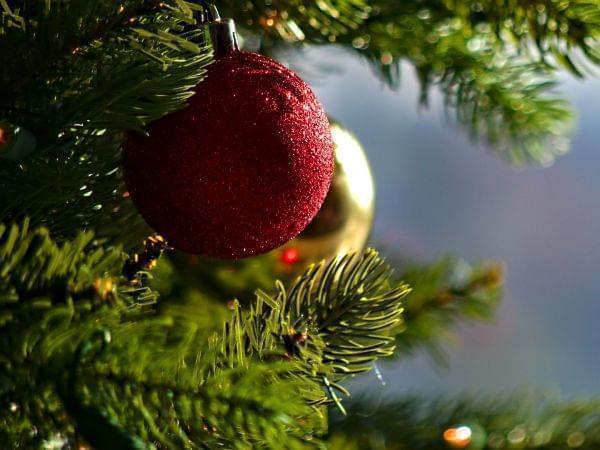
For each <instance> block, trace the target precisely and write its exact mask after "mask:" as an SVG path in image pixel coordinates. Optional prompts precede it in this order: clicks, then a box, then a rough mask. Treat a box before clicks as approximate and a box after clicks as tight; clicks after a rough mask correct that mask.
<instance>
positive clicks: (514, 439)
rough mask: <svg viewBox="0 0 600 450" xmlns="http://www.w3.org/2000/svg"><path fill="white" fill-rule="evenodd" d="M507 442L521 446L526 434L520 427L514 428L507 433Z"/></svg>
mask: <svg viewBox="0 0 600 450" xmlns="http://www.w3.org/2000/svg"><path fill="white" fill-rule="evenodd" d="M507 437H508V442H510V443H511V444H513V445H517V444H521V443H522V442H524V441H525V438H526V437H527V433H525V430H524V429H523V428H522V427H515V428H513V429H512V430H511V431H510V432H509V433H508V436H507Z"/></svg>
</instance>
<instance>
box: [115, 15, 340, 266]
mask: <svg viewBox="0 0 600 450" xmlns="http://www.w3.org/2000/svg"><path fill="white" fill-rule="evenodd" d="M228 23H229V26H228V27H227V28H226V29H227V33H228V35H229V36H235V33H231V29H230V26H231V24H230V22H228ZM212 39H213V42H220V41H219V39H218V38H216V37H214V36H213V37H212ZM221 47H224V48H227V46H223V45H222V46H221ZM333 165H334V157H333V141H332V137H331V132H330V129H329V122H328V119H327V116H326V114H325V111H324V110H323V107H322V106H321V104H320V103H319V101H318V100H317V98H316V97H315V95H314V93H313V92H312V90H311V89H310V87H309V86H308V85H307V84H306V83H305V82H304V81H303V80H301V79H300V78H299V77H298V76H297V75H296V74H294V73H293V72H292V71H291V70H289V69H287V68H285V67H284V66H282V65H281V64H279V63H278V62H276V61H274V60H272V59H269V58H266V57H264V56H261V55H258V54H255V53H245V52H241V51H239V50H236V49H235V45H234V48H233V49H232V50H229V51H228V52H225V53H224V54H223V55H220V56H218V57H217V59H216V60H215V62H214V63H213V64H212V65H211V66H210V67H209V70H208V73H207V77H206V79H205V80H204V81H203V82H202V83H200V84H199V85H198V88H197V92H196V94H195V95H194V96H193V97H192V98H191V99H190V102H189V106H188V107H187V108H185V109H183V110H181V111H178V112H176V113H174V114H171V115H169V116H166V117H164V118H162V119H160V120H158V121H156V122H154V123H152V124H151V125H150V126H149V127H148V134H147V136H144V135H141V134H137V133H129V134H128V135H127V137H126V140H125V144H124V147H123V169H124V178H125V183H126V185H127V188H128V190H129V193H130V195H131V198H132V200H133V202H134V203H135V205H136V206H137V208H138V209H139V211H140V213H141V215H142V216H143V217H144V219H145V220H146V221H147V223H148V224H149V225H150V226H151V227H152V228H154V230H156V231H157V232H158V233H160V234H161V235H162V236H164V238H165V239H166V240H167V242H168V243H169V244H170V245H171V246H173V247H174V248H176V249H178V250H182V251H184V252H187V253H191V254H198V255H206V256H213V257H218V258H225V259H237V258H244V257H248V256H252V255H257V254H260V253H265V252H267V251H269V250H272V249H274V248H277V247H279V246H280V245H282V244H283V243H285V242H287V241H289V240H290V239H292V238H294V237H295V236H297V235H298V234H299V233H300V232H301V231H302V230H304V228H305V227H306V226H307V225H308V224H309V223H310V222H311V220H312V219H313V218H314V216H315V215H316V214H317V212H318V211H319V209H320V208H321V205H322V204H323V201H324V199H325V196H326V195H327V191H328V190H329V186H330V183H331V179H332V174H333Z"/></svg>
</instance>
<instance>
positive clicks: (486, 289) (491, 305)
mask: <svg viewBox="0 0 600 450" xmlns="http://www.w3.org/2000/svg"><path fill="white" fill-rule="evenodd" d="M399 278H400V279H402V280H403V282H406V283H408V284H409V286H412V287H413V290H412V292H411V293H410V294H409V295H408V296H407V298H406V300H405V301H404V314H403V315H402V322H401V324H400V326H399V327H397V328H396V329H395V332H396V333H397V334H396V345H397V349H396V354H397V355H398V356H399V357H405V356H407V355H410V354H412V353H414V352H416V351H419V350H421V349H425V350H427V352H428V353H429V354H430V355H431V356H432V357H433V359H434V360H435V361H436V362H438V363H444V362H445V355H444V351H443V348H442V345H443V344H445V343H447V341H448V338H449V337H450V335H451V333H452V329H453V328H455V327H456V326H457V324H458V323H459V322H464V321H488V320H490V319H491V318H492V317H493V315H494V313H495V311H496V308H497V306H498V302H499V300H500V298H501V294H502V283H503V269H502V266H500V265H499V264H498V263H484V264H480V265H475V266H471V265H469V264H467V263H466V262H465V261H463V260H460V259H457V258H453V257H445V258H440V259H439V260H437V261H435V262H433V263H431V264H419V265H411V266H409V267H407V268H405V269H404V270H402V271H401V272H400V277H399Z"/></svg>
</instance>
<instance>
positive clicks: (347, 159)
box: [273, 121, 375, 274]
mask: <svg viewBox="0 0 600 450" xmlns="http://www.w3.org/2000/svg"><path fill="white" fill-rule="evenodd" d="M331 123H332V125H331V133H332V135H333V141H334V144H335V171H334V174H333V181H332V183H331V188H330V190H329V194H327V198H326V199H325V202H324V203H323V206H322V207H321V210H320V211H319V213H318V214H317V216H316V217H315V218H314V220H313V221H312V222H311V223H310V225H309V226H308V227H307V228H306V229H305V230H304V231H303V232H302V233H301V234H300V235H299V236H298V237H296V238H295V239H293V240H291V241H290V242H288V243H287V244H285V245H284V246H282V247H280V248H278V249H277V250H274V251H273V253H274V254H275V256H276V258H277V259H278V261H279V262H278V268H279V269H280V270H279V272H283V273H288V274H296V273H298V272H299V271H301V270H303V269H304V268H305V267H307V266H308V265H310V264H312V263H316V262H318V261H321V260H323V259H326V260H329V259H332V258H335V257H336V256H338V255H344V254H346V253H348V252H350V251H361V250H363V249H364V248H365V246H366V245H367V241H368V239H369V236H370V234H371V228H372V225H373V215H374V213H375V186H374V181H373V176H372V174H371V169H370V168H369V162H368V161H367V157H366V154H365V151H364V149H363V147H362V145H361V143H360V142H359V141H358V139H357V137H356V136H355V135H354V134H353V133H352V132H350V131H349V130H348V129H346V128H344V127H343V126H342V125H340V124H339V123H337V122H335V121H332V122H331Z"/></svg>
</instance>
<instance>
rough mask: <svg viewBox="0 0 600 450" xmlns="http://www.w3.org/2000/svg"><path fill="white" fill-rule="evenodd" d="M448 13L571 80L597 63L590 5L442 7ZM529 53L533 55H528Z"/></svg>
mask: <svg viewBox="0 0 600 450" xmlns="http://www.w3.org/2000/svg"><path fill="white" fill-rule="evenodd" d="M445 4H446V6H447V7H448V9H449V11H451V12H452V13H454V14H456V16H457V17H460V18H462V19H463V20H466V21H468V22H469V23H470V24H471V26H472V27H473V28H477V27H479V26H482V25H483V26H489V27H491V28H492V29H493V30H495V32H496V33H497V34H498V36H499V37H500V38H501V39H506V40H508V41H509V42H511V41H512V42H516V43H517V44H518V46H519V48H520V49H521V51H522V52H523V53H527V54H529V55H530V56H532V57H534V58H535V56H537V57H538V58H539V60H540V61H542V62H544V63H547V64H553V65H554V64H555V65H558V66H561V67H563V68H565V69H566V70H568V71H570V72H571V73H573V74H575V75H577V76H584V74H585V73H586V72H587V73H592V74H593V73H595V72H596V71H595V70H594V69H593V67H590V63H591V66H596V65H598V64H599V63H600V41H599V39H600V10H599V9H598V4H597V2H595V1H593V0H567V1H561V2H556V1H552V0H542V1H539V2H529V1H524V0H504V1H502V2H501V3H500V4H498V2H492V1H484V2H474V1H470V0H467V1H462V0H461V1H447V2H445ZM532 47H533V48H535V49H536V51H537V55H534V54H532V53H531V51H530V49H531V48H532Z"/></svg>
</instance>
